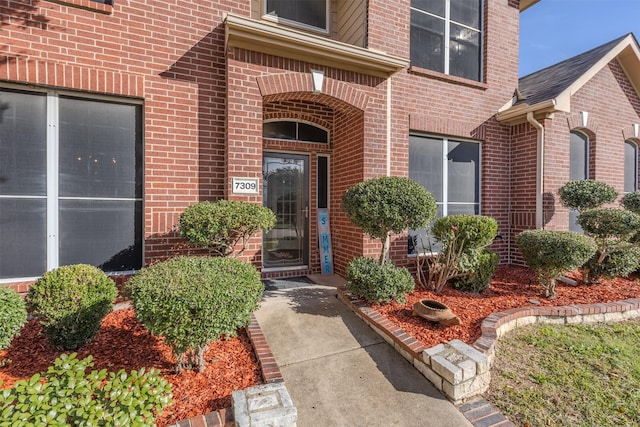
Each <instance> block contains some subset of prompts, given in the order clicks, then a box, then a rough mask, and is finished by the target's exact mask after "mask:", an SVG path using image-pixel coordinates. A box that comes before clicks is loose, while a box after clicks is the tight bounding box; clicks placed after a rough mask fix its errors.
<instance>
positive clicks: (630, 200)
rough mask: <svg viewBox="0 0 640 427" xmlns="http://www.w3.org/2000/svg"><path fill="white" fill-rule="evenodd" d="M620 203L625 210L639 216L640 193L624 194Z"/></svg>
mask: <svg viewBox="0 0 640 427" xmlns="http://www.w3.org/2000/svg"><path fill="white" fill-rule="evenodd" d="M620 203H621V204H622V206H623V207H624V208H625V209H627V210H629V211H631V212H633V213H636V214H638V215H640V191H634V192H633V193H627V194H625V195H624V197H623V198H622V200H620Z"/></svg>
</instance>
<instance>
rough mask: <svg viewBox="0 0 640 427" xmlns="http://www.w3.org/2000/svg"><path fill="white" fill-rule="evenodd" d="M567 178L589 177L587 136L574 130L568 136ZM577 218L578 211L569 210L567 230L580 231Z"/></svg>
mask: <svg viewBox="0 0 640 427" xmlns="http://www.w3.org/2000/svg"><path fill="white" fill-rule="evenodd" d="M569 179H570V180H571V181H578V180H581V179H589V137H588V136H587V135H585V134H584V133H582V132H578V131H575V130H572V131H571V135H570V137H569ZM577 220H578V211H577V210H575V209H571V210H569V230H571V231H575V232H578V233H582V227H580V224H578V223H577Z"/></svg>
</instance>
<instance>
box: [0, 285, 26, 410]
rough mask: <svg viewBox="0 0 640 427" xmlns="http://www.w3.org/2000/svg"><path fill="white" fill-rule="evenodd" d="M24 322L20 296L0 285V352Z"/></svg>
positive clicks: (24, 314)
mask: <svg viewBox="0 0 640 427" xmlns="http://www.w3.org/2000/svg"><path fill="white" fill-rule="evenodd" d="M26 322H27V308H26V305H25V303H24V301H23V300H22V298H20V295H19V294H18V293H17V292H16V291H14V290H13V289H11V288H7V287H5V286H2V285H0V350H4V349H5V348H7V347H9V345H10V344H11V341H13V338H14V337H15V336H16V335H18V333H19V332H20V328H22V326H23V325H24V324H25V323H26ZM0 413H1V412H0Z"/></svg>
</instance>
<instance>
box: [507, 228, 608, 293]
mask: <svg viewBox="0 0 640 427" xmlns="http://www.w3.org/2000/svg"><path fill="white" fill-rule="evenodd" d="M516 243H517V244H518V247H519V248H520V252H521V253H522V256H523V257H524V260H525V261H526V262H527V264H528V265H529V268H531V269H532V270H533V271H534V272H535V274H536V277H537V279H538V282H539V283H540V285H541V286H542V287H543V289H544V293H543V295H544V296H545V297H546V298H555V295H556V292H555V286H556V279H557V278H558V277H560V276H561V275H562V274H564V273H566V272H569V271H571V270H575V269H576V268H578V267H580V266H581V265H583V264H584V263H585V262H586V261H588V260H589V258H591V257H592V256H593V255H594V253H595V252H596V243H595V241H594V240H593V238H591V237H589V236H585V235H582V234H578V233H574V232H571V231H549V230H527V231H523V232H522V233H520V234H518V235H517V236H516Z"/></svg>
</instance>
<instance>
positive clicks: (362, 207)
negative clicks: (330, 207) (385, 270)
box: [342, 176, 436, 265]
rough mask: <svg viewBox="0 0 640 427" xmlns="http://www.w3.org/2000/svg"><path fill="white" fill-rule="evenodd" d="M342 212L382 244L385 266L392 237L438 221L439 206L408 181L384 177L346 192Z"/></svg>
mask: <svg viewBox="0 0 640 427" xmlns="http://www.w3.org/2000/svg"><path fill="white" fill-rule="evenodd" d="M342 209H344V211H345V212H346V214H347V216H348V217H349V218H350V219H351V221H352V222H353V223H354V224H355V225H357V226H358V227H360V228H362V229H363V230H364V232H365V233H367V234H369V235H370V236H371V237H372V238H378V239H380V240H381V241H382V251H381V253H380V258H379V264H380V265H382V264H383V263H384V261H385V258H386V254H385V249H386V245H387V239H388V238H389V233H390V232H394V233H401V232H402V231H403V230H405V229H407V228H413V229H418V228H424V227H426V226H427V225H428V224H429V223H430V222H431V221H432V220H433V218H434V217H435V213H436V202H435V199H434V197H433V195H432V194H431V193H429V192H428V191H427V190H425V189H424V187H422V186H421V185H420V184H418V183H416V182H414V181H411V180H410V179H408V178H401V177H397V176H383V177H379V178H373V179H369V180H367V181H364V182H361V183H359V184H357V185H355V186H353V187H351V188H350V189H349V190H347V192H346V193H345V194H344V196H343V197H342Z"/></svg>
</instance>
